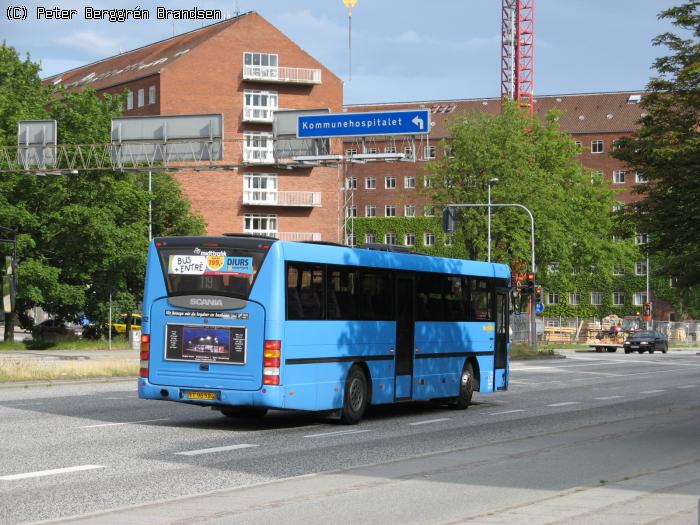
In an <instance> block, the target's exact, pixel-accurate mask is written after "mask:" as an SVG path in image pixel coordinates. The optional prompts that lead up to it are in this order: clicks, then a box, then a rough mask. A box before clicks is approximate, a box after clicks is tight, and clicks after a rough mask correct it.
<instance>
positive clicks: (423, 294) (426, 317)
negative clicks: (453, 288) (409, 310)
mask: <svg viewBox="0 0 700 525" xmlns="http://www.w3.org/2000/svg"><path fill="white" fill-rule="evenodd" d="M446 278H447V276H446V275H441V274H434V273H419V274H418V279H417V282H416V293H417V295H418V320H419V321H444V320H445V300H444V295H443V294H444V290H445V286H446V280H445V279H446Z"/></svg>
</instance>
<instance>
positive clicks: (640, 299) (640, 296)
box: [632, 292, 647, 306]
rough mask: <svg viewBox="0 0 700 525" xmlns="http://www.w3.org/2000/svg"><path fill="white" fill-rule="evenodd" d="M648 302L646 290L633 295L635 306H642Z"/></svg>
mask: <svg viewBox="0 0 700 525" xmlns="http://www.w3.org/2000/svg"><path fill="white" fill-rule="evenodd" d="M646 302H647V293H646V292H636V293H635V294H634V295H633V296H632V304H634V306H642V305H643V304H644V303H646Z"/></svg>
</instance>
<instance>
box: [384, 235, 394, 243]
mask: <svg viewBox="0 0 700 525" xmlns="http://www.w3.org/2000/svg"><path fill="white" fill-rule="evenodd" d="M384 244H393V245H396V233H395V232H387V233H386V235H384Z"/></svg>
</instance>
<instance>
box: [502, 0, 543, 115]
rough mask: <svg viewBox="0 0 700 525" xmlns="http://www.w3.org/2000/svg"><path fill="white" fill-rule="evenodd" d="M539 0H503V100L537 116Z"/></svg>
mask: <svg viewBox="0 0 700 525" xmlns="http://www.w3.org/2000/svg"><path fill="white" fill-rule="evenodd" d="M534 94H535V0H502V7H501V100H515V101H516V102H517V103H518V105H519V106H520V107H521V108H522V109H523V110H525V111H527V113H528V114H529V116H530V118H533V116H534V96H535V95H534Z"/></svg>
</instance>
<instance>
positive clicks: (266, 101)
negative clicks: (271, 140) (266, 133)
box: [243, 89, 277, 122]
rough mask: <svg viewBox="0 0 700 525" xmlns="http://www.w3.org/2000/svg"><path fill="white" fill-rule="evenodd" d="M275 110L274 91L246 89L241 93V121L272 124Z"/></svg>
mask: <svg viewBox="0 0 700 525" xmlns="http://www.w3.org/2000/svg"><path fill="white" fill-rule="evenodd" d="M276 110H277V92H276V91H256V90H251V89H246V90H245V91H244V92H243V120H244V121H258V122H272V118H273V115H274V112H275V111H276Z"/></svg>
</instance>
